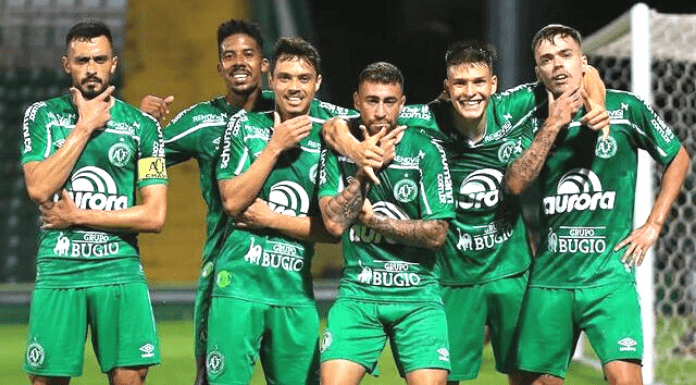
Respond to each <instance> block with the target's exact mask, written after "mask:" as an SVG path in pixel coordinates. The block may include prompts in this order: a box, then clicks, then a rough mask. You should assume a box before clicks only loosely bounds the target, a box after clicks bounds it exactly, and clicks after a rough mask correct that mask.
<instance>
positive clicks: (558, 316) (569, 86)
mask: <svg viewBox="0 0 696 385" xmlns="http://www.w3.org/2000/svg"><path fill="white" fill-rule="evenodd" d="M532 49H533V52H534V59H535V62H536V68H535V69H536V73H537V76H538V77H539V79H540V80H541V82H542V83H543V84H544V86H545V87H546V89H547V90H546V93H547V95H548V103H549V109H548V112H547V111H546V110H538V111H535V114H534V119H530V120H529V123H530V126H529V128H528V129H529V130H532V131H533V132H535V137H534V140H533V142H532V144H531V145H530V147H529V148H528V149H527V150H525V151H524V152H523V153H522V154H521V155H520V157H519V158H518V159H517V160H516V161H515V162H514V163H513V164H512V165H511V166H510V167H509V168H508V170H507V173H506V176H505V183H506V188H507V190H508V191H509V193H510V194H513V195H518V194H520V193H522V192H523V191H524V190H525V188H526V187H527V186H528V185H529V183H530V182H531V181H533V180H534V179H538V181H539V185H540V188H541V202H539V204H540V207H541V228H542V229H543V230H544V232H545V234H544V236H542V237H541V242H540V245H539V250H538V253H537V255H536V259H535V263H534V268H533V270H532V273H531V276H530V283H529V289H528V291H527V294H526V297H525V302H524V304H523V308H522V312H521V314H520V332H519V333H520V336H519V345H518V350H517V351H518V354H517V364H516V366H517V368H518V369H519V370H521V371H523V373H521V374H520V378H521V382H522V383H525V384H562V383H563V378H564V377H565V375H566V372H567V369H568V363H569V362H570V359H571V358H572V356H573V349H574V347H575V344H576V342H577V339H578V337H579V334H580V332H581V331H584V332H585V333H586V334H587V337H588V339H589V341H590V343H591V344H592V347H593V348H594V350H595V352H596V353H597V355H598V357H599V359H600V361H601V363H602V367H603V370H604V375H605V377H606V379H607V381H608V382H609V383H610V384H633V385H640V384H642V383H643V381H642V376H641V365H640V362H641V359H642V353H643V336H642V326H641V314H640V304H639V301H638V294H637V292H636V287H635V266H637V265H639V264H640V263H641V262H642V260H643V257H644V256H645V253H646V252H647V250H648V249H649V248H650V247H652V246H653V245H654V244H655V242H656V241H657V238H658V236H659V234H660V230H661V228H662V225H663V223H664V221H665V219H666V217H667V215H668V213H669V210H670V206H671V205H672V202H673V201H674V199H675V198H676V197H677V195H678V193H679V190H680V188H681V186H682V184H683V182H684V178H685V176H686V172H687V171H688V167H689V155H688V154H687V153H686V151H685V149H684V147H683V146H682V145H681V143H680V141H679V139H678V138H677V137H676V136H675V135H674V133H673V132H672V130H671V129H670V128H669V127H668V126H667V125H666V124H665V123H664V122H663V121H662V119H660V117H659V116H658V115H657V114H655V112H654V111H653V110H652V108H650V106H649V105H648V104H646V103H645V102H644V101H642V100H640V99H639V98H637V97H636V96H635V95H632V94H630V93H627V92H623V91H616V90H607V93H606V109H607V110H608V111H609V115H610V117H611V129H610V131H609V135H607V136H599V135H597V133H596V132H593V131H592V130H588V129H587V127H586V126H585V123H584V122H582V121H579V120H578V117H579V116H580V115H581V114H580V113H577V112H578V110H579V109H581V108H580V107H581V103H580V102H579V96H578V94H577V90H578V89H579V88H580V84H581V79H582V76H583V73H584V72H585V70H586V66H587V58H586V57H585V56H584V54H583V52H582V38H581V36H580V33H579V32H578V31H576V30H574V29H572V28H569V27H566V26H563V25H555V24H554V25H549V26H546V27H544V28H542V29H541V30H539V31H538V32H537V34H536V35H535V37H534V40H533V43H532ZM564 104H565V105H568V106H567V107H565V108H554V107H556V106H558V105H564ZM542 122H543V125H541V127H539V125H540V124H541V123H542ZM639 148H642V149H644V150H646V151H648V153H650V155H651V156H652V157H653V158H654V159H655V160H656V161H657V162H659V163H661V164H662V165H664V166H666V167H665V169H664V171H663V174H662V183H661V186H660V191H659V193H658V194H657V197H656V199H655V203H654V205H653V207H652V210H651V212H650V215H649V216H648V219H647V221H646V223H645V224H644V225H642V226H640V227H639V228H637V229H635V230H632V218H633V207H634V202H635V186H636V177H637V175H636V173H637V172H636V171H637V170H636V168H637V152H638V149H639ZM540 325H541V326H542V327H540Z"/></svg>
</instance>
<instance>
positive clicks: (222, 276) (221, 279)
mask: <svg viewBox="0 0 696 385" xmlns="http://www.w3.org/2000/svg"><path fill="white" fill-rule="evenodd" d="M231 282H232V275H231V274H230V272H229V271H227V270H222V271H221V272H219V273H218V276H217V285H218V286H219V287H221V288H224V287H226V286H229V284H230V283H231Z"/></svg>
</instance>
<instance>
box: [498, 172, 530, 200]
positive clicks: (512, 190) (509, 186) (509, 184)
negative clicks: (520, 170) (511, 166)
mask: <svg viewBox="0 0 696 385" xmlns="http://www.w3.org/2000/svg"><path fill="white" fill-rule="evenodd" d="M503 189H504V190H505V193H506V194H508V195H512V196H520V195H522V193H523V192H524V190H525V189H526V186H524V184H523V183H520V182H519V181H516V180H514V179H513V178H511V177H510V176H509V174H505V176H504V177H503Z"/></svg>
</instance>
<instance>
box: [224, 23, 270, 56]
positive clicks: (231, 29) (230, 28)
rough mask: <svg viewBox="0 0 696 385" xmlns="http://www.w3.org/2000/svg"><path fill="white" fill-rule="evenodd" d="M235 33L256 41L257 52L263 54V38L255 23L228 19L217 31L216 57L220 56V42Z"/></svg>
mask: <svg viewBox="0 0 696 385" xmlns="http://www.w3.org/2000/svg"><path fill="white" fill-rule="evenodd" d="M236 33H243V34H245V35H249V37H251V38H252V39H254V40H256V45H258V46H259V51H261V52H262V53H263V36H262V35H261V30H260V29H259V26H258V25H257V24H256V23H252V22H250V21H246V20H242V19H230V20H227V21H226V22H224V23H222V24H220V26H219V27H218V29H217V47H218V57H219V56H220V55H222V42H223V41H224V40H225V39H227V38H228V37H229V36H232V35H234V34H236Z"/></svg>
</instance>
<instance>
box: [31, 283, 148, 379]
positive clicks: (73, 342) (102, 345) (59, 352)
mask: <svg viewBox="0 0 696 385" xmlns="http://www.w3.org/2000/svg"><path fill="white" fill-rule="evenodd" d="M88 327H89V330H90V333H91V336H92V347H93V348H94V353H95V355H96V356H97V360H98V361H99V366H100V368H101V370H102V372H104V373H106V372H108V371H110V370H111V369H114V368H120V367H129V366H149V365H155V364H158V363H159V362H160V352H159V342H158V340H157V330H156V327H155V318H154V316H153V314H152V305H151V304H150V295H149V293H148V289H147V285H146V284H145V283H128V284H118V285H105V286H93V287H85V288H65V289H53V288H37V289H35V290H34V293H33V294H32V300H31V309H30V314H29V339H28V342H27V349H26V353H25V357H24V370H25V371H26V372H28V373H31V374H35V375H39V376H48V377H75V376H80V375H82V364H83V358H84V348H85V340H86V338H87V328H88Z"/></svg>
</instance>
